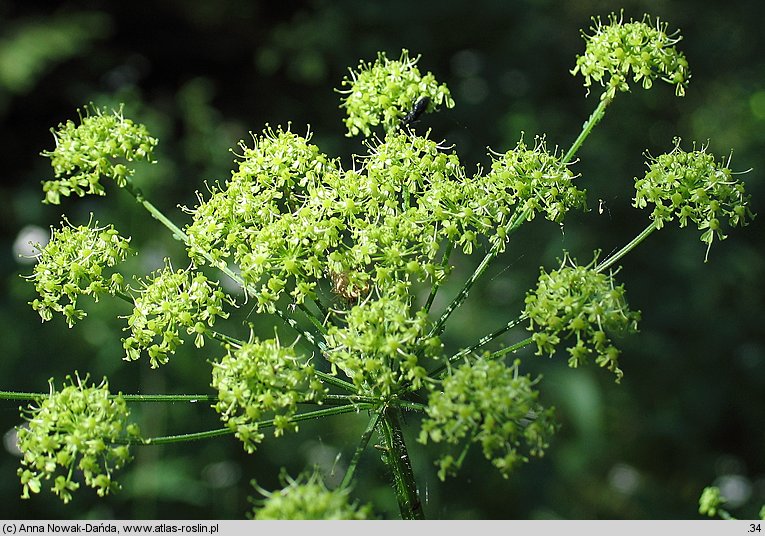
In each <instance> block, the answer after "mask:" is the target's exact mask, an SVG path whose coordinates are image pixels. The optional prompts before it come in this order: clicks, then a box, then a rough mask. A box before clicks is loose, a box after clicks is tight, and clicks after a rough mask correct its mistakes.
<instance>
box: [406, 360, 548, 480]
mask: <svg viewBox="0 0 765 536" xmlns="http://www.w3.org/2000/svg"><path fill="white" fill-rule="evenodd" d="M519 364H520V362H519V361H517V360H516V361H515V362H514V363H513V365H512V366H511V367H508V366H506V365H505V364H504V363H503V362H501V361H493V360H488V359H478V360H476V361H474V362H472V363H465V364H463V365H461V366H460V367H458V368H457V369H455V370H453V371H452V373H451V375H449V376H447V377H446V378H445V379H444V380H443V384H442V386H441V388H440V389H438V390H435V389H433V390H432V391H431V394H430V397H429V399H428V407H427V410H426V413H427V417H426V418H425V419H424V420H423V422H422V428H421V431H420V436H419V441H420V443H427V442H428V441H432V442H434V443H440V442H446V443H447V444H449V445H453V446H455V447H458V446H459V445H460V444H462V443H464V446H463V448H462V452H461V454H458V455H456V457H455V455H454V454H446V455H444V456H442V457H441V458H440V459H439V460H438V461H437V462H436V463H437V465H438V466H439V471H438V476H439V478H440V479H441V480H444V479H445V478H446V476H447V475H453V474H456V472H457V471H458V470H459V468H460V466H461V465H462V462H463V460H464V457H465V455H466V454H467V451H468V448H469V447H470V444H471V443H478V444H480V445H481V447H482V449H483V454H484V456H485V457H486V459H487V460H491V462H492V464H493V465H494V466H495V467H496V468H497V469H499V471H500V472H501V473H502V476H504V477H505V478H507V477H508V476H509V474H510V472H511V471H512V470H513V469H514V468H515V467H516V466H517V465H518V464H519V463H523V462H526V461H528V456H527V454H528V455H530V456H537V457H541V456H543V455H544V450H545V449H546V448H547V447H548V443H549V440H550V437H551V436H552V435H553V434H554V433H555V431H556V429H557V424H556V422H555V417H554V412H555V410H554V409H553V408H544V407H542V406H541V405H540V404H539V402H538V401H537V398H538V395H539V393H538V392H537V391H536V390H535V389H534V386H535V385H536V383H537V382H538V379H537V380H532V379H531V378H530V377H529V376H528V375H527V376H521V375H519V373H518V366H519Z"/></svg>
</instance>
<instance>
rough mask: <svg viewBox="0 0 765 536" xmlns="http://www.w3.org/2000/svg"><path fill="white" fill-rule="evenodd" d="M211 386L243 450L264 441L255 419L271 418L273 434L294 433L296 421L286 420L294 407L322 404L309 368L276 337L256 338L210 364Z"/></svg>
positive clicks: (322, 390) (318, 385) (320, 387)
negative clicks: (211, 368) (211, 365)
mask: <svg viewBox="0 0 765 536" xmlns="http://www.w3.org/2000/svg"><path fill="white" fill-rule="evenodd" d="M212 386H213V388H214V389H216V390H217V392H218V402H217V403H216V404H215V406H214V407H215V410H216V411H217V412H218V413H219V414H220V416H221V419H222V420H223V421H224V422H225V423H226V426H228V427H229V428H231V429H232V430H234V431H235V433H236V437H237V438H238V439H239V440H241V441H242V443H244V448H245V449H246V450H247V452H254V451H255V449H256V447H257V444H258V443H260V442H261V441H262V440H263V438H264V434H263V432H262V431H261V430H260V429H259V421H261V420H264V419H265V418H266V417H267V416H272V417H271V418H273V425H274V434H275V435H276V436H280V435H282V434H283V433H284V432H285V431H297V428H298V426H297V423H295V422H291V421H290V417H292V416H293V415H294V414H295V412H296V411H297V405H298V404H299V403H303V402H308V401H312V402H321V400H322V398H323V397H324V395H325V394H326V388H325V387H324V386H323V385H322V383H321V382H320V381H319V379H318V377H317V375H316V372H315V369H314V366H313V365H311V364H308V363H307V362H306V359H305V358H303V357H301V356H299V355H298V354H297V353H296V352H295V350H294V349H293V348H290V347H282V346H281V345H280V344H279V341H278V340H277V339H267V340H263V341H261V340H258V339H255V340H253V341H251V342H248V343H245V344H244V345H243V346H242V347H241V348H236V349H230V350H229V352H228V354H227V355H226V356H225V357H223V359H221V360H220V361H219V362H217V363H214V364H213V375H212Z"/></svg>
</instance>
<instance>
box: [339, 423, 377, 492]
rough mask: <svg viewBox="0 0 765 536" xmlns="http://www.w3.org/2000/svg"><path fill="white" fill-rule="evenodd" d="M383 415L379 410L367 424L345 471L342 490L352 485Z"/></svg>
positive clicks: (341, 485) (341, 484)
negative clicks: (362, 457)
mask: <svg viewBox="0 0 765 536" xmlns="http://www.w3.org/2000/svg"><path fill="white" fill-rule="evenodd" d="M381 414H382V411H381V410H379V409H378V410H375V411H374V412H373V413H372V417H371V418H370V419H369V423H368V424H367V427H366V429H365V430H364V433H363V434H362V435H361V441H359V444H358V446H357V447H356V450H355V451H354V452H353V457H352V458H351V462H350V463H349V464H348V469H347V470H346V471H345V476H344V477H343V481H342V482H341V483H340V489H344V488H347V487H348V486H350V485H351V482H353V475H354V474H355V473H356V467H357V466H358V465H359V462H360V461H361V455H362V454H364V451H365V450H366V448H367V445H368V444H369V440H370V439H371V437H372V433H373V432H374V431H375V428H377V423H378V422H379V421H380V415H381Z"/></svg>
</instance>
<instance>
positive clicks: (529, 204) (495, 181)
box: [474, 138, 586, 225]
mask: <svg viewBox="0 0 765 536" xmlns="http://www.w3.org/2000/svg"><path fill="white" fill-rule="evenodd" d="M574 178H575V177H574V174H573V173H572V172H571V170H569V169H568V167H566V166H565V165H564V164H562V163H561V161H560V158H559V157H558V156H556V155H555V154H550V153H549V152H547V148H546V145H545V141H544V139H543V138H537V140H536V145H535V147H534V148H533V149H528V148H527V147H526V144H525V143H524V142H523V140H520V141H519V142H518V144H517V145H516V147H515V148H514V149H511V150H509V151H507V152H506V153H505V154H504V155H499V157H498V158H497V157H495V158H493V161H492V164H491V171H490V172H489V173H488V174H487V175H486V176H485V177H477V183H478V188H479V189H480V191H479V193H478V195H474V197H475V199H476V200H479V201H480V200H484V201H483V202H484V203H488V202H491V203H493V204H494V205H495V208H493V210H491V211H490V214H491V216H492V217H493V219H494V220H496V222H497V223H500V222H502V221H503V217H506V213H507V211H508V207H511V206H513V207H517V208H516V209H515V210H516V211H520V212H521V213H525V214H527V219H528V220H531V219H533V218H534V216H535V215H536V213H537V212H542V213H544V215H545V218H547V219H548V220H550V221H554V222H558V223H559V222H561V221H562V220H563V217H564V216H565V214H566V212H568V210H569V209H571V208H584V207H585V206H586V203H585V201H586V191H584V190H579V189H577V188H576V187H575V186H574V185H573V180H574ZM497 223H495V224H494V225H497Z"/></svg>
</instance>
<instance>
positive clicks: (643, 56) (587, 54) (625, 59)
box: [571, 13, 691, 99]
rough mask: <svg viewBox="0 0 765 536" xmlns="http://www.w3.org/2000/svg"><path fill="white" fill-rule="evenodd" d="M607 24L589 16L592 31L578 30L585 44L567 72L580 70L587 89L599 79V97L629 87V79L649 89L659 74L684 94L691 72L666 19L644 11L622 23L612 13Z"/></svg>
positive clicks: (625, 89) (675, 35)
mask: <svg viewBox="0 0 765 536" xmlns="http://www.w3.org/2000/svg"><path fill="white" fill-rule="evenodd" d="M608 20H609V24H603V23H602V22H601V20H600V18H593V22H594V23H595V26H594V27H592V28H590V30H591V31H592V32H593V33H592V35H587V34H586V33H584V32H582V37H583V38H584V40H585V42H586V43H587V46H586V48H585V51H584V54H583V55H582V56H577V58H576V66H575V67H574V69H573V70H572V71H571V74H574V75H575V74H577V73H581V75H582V76H583V77H584V86H585V87H586V88H587V89H588V91H589V88H590V86H591V85H592V83H593V82H599V83H600V84H601V85H603V86H605V87H606V88H607V89H606V91H605V92H604V93H603V95H601V99H613V98H614V96H615V95H616V92H617V91H629V89H630V87H629V81H630V79H632V81H634V82H636V83H637V82H641V83H642V86H643V88H645V89H649V88H650V87H651V86H652V85H653V82H654V80H656V79H659V78H661V79H662V80H664V81H665V82H667V83H669V84H671V85H673V86H675V93H676V94H677V95H678V96H682V95H685V88H686V87H687V86H688V80H689V79H690V77H691V75H690V72H689V70H688V61H687V60H686V59H685V56H684V55H683V54H682V53H681V52H678V50H677V49H676V48H675V45H676V44H677V43H678V42H679V41H680V40H681V39H682V37H680V36H679V35H677V34H671V35H669V34H667V27H668V25H667V24H666V23H661V22H660V21H659V19H656V22H655V23H652V22H651V18H650V17H649V16H648V15H645V16H644V17H643V21H642V22H636V21H633V20H630V21H629V22H627V23H625V22H624V21H623V18H622V16H621V15H620V16H619V17H618V18H617V16H616V14H615V13H612V14H611V15H610V16H609V17H608Z"/></svg>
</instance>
